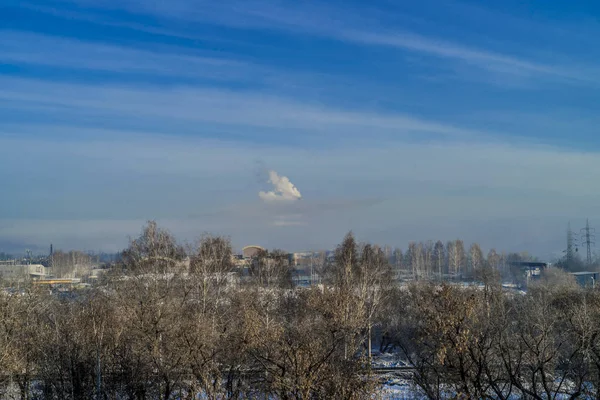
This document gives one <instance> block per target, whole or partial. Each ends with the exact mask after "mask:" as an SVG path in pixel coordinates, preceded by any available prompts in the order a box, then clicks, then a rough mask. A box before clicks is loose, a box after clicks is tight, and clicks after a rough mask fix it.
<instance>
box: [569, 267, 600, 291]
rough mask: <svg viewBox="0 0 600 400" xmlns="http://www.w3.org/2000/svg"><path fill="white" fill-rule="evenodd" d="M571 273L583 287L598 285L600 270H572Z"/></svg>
mask: <svg viewBox="0 0 600 400" xmlns="http://www.w3.org/2000/svg"><path fill="white" fill-rule="evenodd" d="M571 275H573V276H574V277H575V280H576V281H577V283H578V284H579V286H582V287H591V288H594V287H596V282H597V281H598V278H599V276H600V272H588V271H583V272H571Z"/></svg>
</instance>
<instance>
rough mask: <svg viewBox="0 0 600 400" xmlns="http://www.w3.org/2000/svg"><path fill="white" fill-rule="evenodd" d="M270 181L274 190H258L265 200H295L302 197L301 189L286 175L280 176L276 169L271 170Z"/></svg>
mask: <svg viewBox="0 0 600 400" xmlns="http://www.w3.org/2000/svg"><path fill="white" fill-rule="evenodd" d="M269 183H270V184H272V185H273V190H271V191H269V192H262V191H261V192H258V196H259V197H260V198H261V199H262V200H264V201H294V200H298V199H301V198H302V195H301V194H300V191H299V190H298V189H296V186H294V184H293V183H292V182H290V180H289V179H288V178H287V177H286V176H279V175H278V174H277V172H275V171H272V170H271V171H269Z"/></svg>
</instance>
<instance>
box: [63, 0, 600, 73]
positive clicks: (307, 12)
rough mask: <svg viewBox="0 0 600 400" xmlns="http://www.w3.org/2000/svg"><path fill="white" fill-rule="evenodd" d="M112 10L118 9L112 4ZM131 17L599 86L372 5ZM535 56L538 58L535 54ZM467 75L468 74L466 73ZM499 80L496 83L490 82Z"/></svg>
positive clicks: (138, 9) (153, 7)
mask: <svg viewBox="0 0 600 400" xmlns="http://www.w3.org/2000/svg"><path fill="white" fill-rule="evenodd" d="M73 1H74V2H76V3H82V4H85V5H86V6H88V7H90V6H91V7H100V8H102V7H107V6H108V3H104V2H96V1H92V2H90V1H86V0H73ZM109 7H117V6H115V5H114V4H113V3H111V5H110V6H109ZM118 7H121V8H124V9H127V10H128V11H130V12H133V13H141V14H148V15H153V16H158V17H159V18H166V19H171V20H177V21H182V20H183V21H188V22H192V23H209V24H220V25H225V26H231V27H235V28H243V29H265V30H281V31H288V32H294V33H299V34H309V35H315V36H320V37H329V38H334V39H337V40H342V41H346V42H351V43H356V44H359V45H369V46H385V47H390V48H395V49H399V50H402V51H409V52H414V53H418V54H422V55H426V56H432V57H436V58H441V59H445V60H447V61H448V62H454V63H461V64H462V65H465V66H467V67H470V68H477V69H480V70H483V71H487V72H490V73H492V74H494V75H500V76H502V75H506V76H513V77H520V78H521V79H528V80H538V79H540V78H545V79H553V80H559V81H562V82H570V83H576V84H590V83H598V82H600V66H598V65H589V64H586V63H585V62H578V61H574V60H573V57H572V55H570V56H569V57H567V56H561V55H560V54H558V53H557V52H556V51H554V52H553V54H547V53H546V54H543V56H542V54H541V53H539V52H538V49H536V48H524V47H523V46H524V45H523V43H513V44H512V45H513V47H514V48H516V49H518V50H519V54H524V53H525V54H529V56H528V57H523V56H520V55H516V54H510V53H507V52H505V51H500V50H493V47H494V46H493V45H491V44H490V45H489V46H487V47H486V46H484V47H481V45H479V46H476V45H469V44H465V43H460V42H457V41H452V40H450V39H447V38H439V37H434V36H425V35H421V34H417V33H415V32H410V31H406V30H402V29H398V27H397V25H396V24H395V23H394V22H393V21H394V18H391V17H390V16H389V15H387V14H386V13H385V12H383V11H382V10H377V9H374V8H372V7H367V6H363V7H354V8H353V7H350V6H349V7H346V8H344V9H342V8H339V7H335V6H332V5H329V4H327V3H320V2H308V3H307V2H302V3H293V4H290V3H283V2H281V1H275V0H252V1H238V0H230V1H224V2H220V3H219V4H215V3H213V2H203V1H201V2H196V1H190V0H177V1H174V2H169V3H161V2H147V1H139V0H130V1H125V2H120V3H119V6H118ZM536 54H537V56H536ZM462 75H463V76H468V74H462ZM492 81H495V79H492Z"/></svg>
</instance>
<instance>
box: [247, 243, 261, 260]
mask: <svg viewBox="0 0 600 400" xmlns="http://www.w3.org/2000/svg"><path fill="white" fill-rule="evenodd" d="M264 251H265V249H264V248H263V247H260V246H254V245H252V246H246V247H244V248H243V249H242V256H243V257H244V258H253V257H256V256H257V255H259V254H260V253H262V252H264Z"/></svg>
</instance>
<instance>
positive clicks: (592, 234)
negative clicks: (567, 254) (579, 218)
mask: <svg viewBox="0 0 600 400" xmlns="http://www.w3.org/2000/svg"><path fill="white" fill-rule="evenodd" d="M581 242H582V243H585V245H586V247H587V259H586V261H587V265H592V246H594V245H595V244H596V230H595V229H594V228H590V221H589V219H587V218H586V220H585V228H582V229H581Z"/></svg>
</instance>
